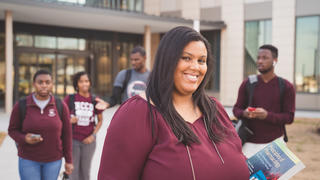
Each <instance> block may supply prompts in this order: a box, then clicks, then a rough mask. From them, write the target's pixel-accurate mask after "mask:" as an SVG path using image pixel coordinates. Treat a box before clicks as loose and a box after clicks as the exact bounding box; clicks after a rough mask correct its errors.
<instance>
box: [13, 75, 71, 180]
mask: <svg viewBox="0 0 320 180" xmlns="http://www.w3.org/2000/svg"><path fill="white" fill-rule="evenodd" d="M33 87H34V90H35V92H33V93H31V94H30V95H29V96H27V97H26V99H25V100H20V101H19V102H18V103H17V104H15V105H14V107H13V110H12V112H11V116H10V124H9V128H8V132H9V135H10V137H11V138H12V139H13V140H14V141H15V142H16V143H17V147H18V156H19V175H20V178H21V180H56V179H57V178H58V175H59V171H60V168H61V163H62V157H64V158H65V161H66V163H65V171H66V173H67V174H71V172H72V170H73V165H72V149H71V148H72V137H71V136H72V130H71V124H70V120H69V117H70V115H69V110H68V107H67V106H66V105H65V104H64V103H63V102H62V101H61V100H60V99H55V97H54V96H52V95H51V91H52V76H51V74H50V73H49V72H48V71H45V70H39V71H37V72H36V73H35V75H34V77H33ZM23 102H24V103H23ZM22 104H24V105H25V107H22V109H21V107H20V106H21V105H22ZM59 106H60V107H61V111H62V112H60V110H59V109H60V108H57V107H59ZM23 109H25V111H24V112H25V113H24V114H23V113H22V110H23ZM60 113H61V116H60ZM20 116H24V117H20Z"/></svg>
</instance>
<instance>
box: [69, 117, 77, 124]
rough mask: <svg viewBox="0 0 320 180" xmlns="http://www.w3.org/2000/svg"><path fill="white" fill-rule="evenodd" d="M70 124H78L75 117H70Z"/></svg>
mask: <svg viewBox="0 0 320 180" xmlns="http://www.w3.org/2000/svg"><path fill="white" fill-rule="evenodd" d="M70 122H71V124H76V123H77V122H78V118H77V116H75V115H71V118H70Z"/></svg>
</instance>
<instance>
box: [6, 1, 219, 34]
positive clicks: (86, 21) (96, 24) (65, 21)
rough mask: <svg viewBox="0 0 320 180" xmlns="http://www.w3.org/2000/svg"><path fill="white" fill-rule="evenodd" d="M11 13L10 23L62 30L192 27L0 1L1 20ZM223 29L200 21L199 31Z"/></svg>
mask: <svg viewBox="0 0 320 180" xmlns="http://www.w3.org/2000/svg"><path fill="white" fill-rule="evenodd" d="M5 10H10V11H12V14H13V21H17V22H24V23H34V24H44V25H53V26H62V27H73V28H84V29H95V30H108V31H116V32H126V33H139V34H142V33H144V27H145V26H146V25H148V26H150V28H151V32H153V33H163V32H167V31H168V30H170V29H172V28H173V27H176V26H189V27H192V26H193V21H192V20H188V19H183V18H173V17H161V16H154V15H147V14H144V13H137V12H129V11H120V10H113V9H106V8H94V7H87V6H85V7H83V6H79V5H72V4H65V3H49V2H42V1H39V0H38V1H37V0H0V11H2V12H3V13H0V19H4V11H5ZM223 27H225V24H224V22H221V21H219V22H210V21H201V22H200V30H213V29H221V28H223Z"/></svg>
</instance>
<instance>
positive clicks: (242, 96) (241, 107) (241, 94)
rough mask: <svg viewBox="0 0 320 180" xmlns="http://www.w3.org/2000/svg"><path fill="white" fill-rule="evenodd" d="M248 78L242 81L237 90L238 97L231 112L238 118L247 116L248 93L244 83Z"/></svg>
mask: <svg viewBox="0 0 320 180" xmlns="http://www.w3.org/2000/svg"><path fill="white" fill-rule="evenodd" d="M247 81H248V80H245V81H243V82H242V84H241V85H240V87H239V90H238V98H237V102H236V104H235V105H234V106H233V109H232V112H233V115H234V116H235V117H237V118H238V119H241V118H244V117H245V118H248V110H247V108H248V104H249V103H248V99H249V98H248V94H247V89H246V83H247Z"/></svg>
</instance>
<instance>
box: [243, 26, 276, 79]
mask: <svg viewBox="0 0 320 180" xmlns="http://www.w3.org/2000/svg"><path fill="white" fill-rule="evenodd" d="M271 31H272V30H271V20H262V21H248V22H246V23H245V62H244V77H245V78H246V77H248V75H250V74H256V73H257V68H256V59H257V56H258V48H259V47H260V46H262V45H263V44H271V39H272V37H271Z"/></svg>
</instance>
